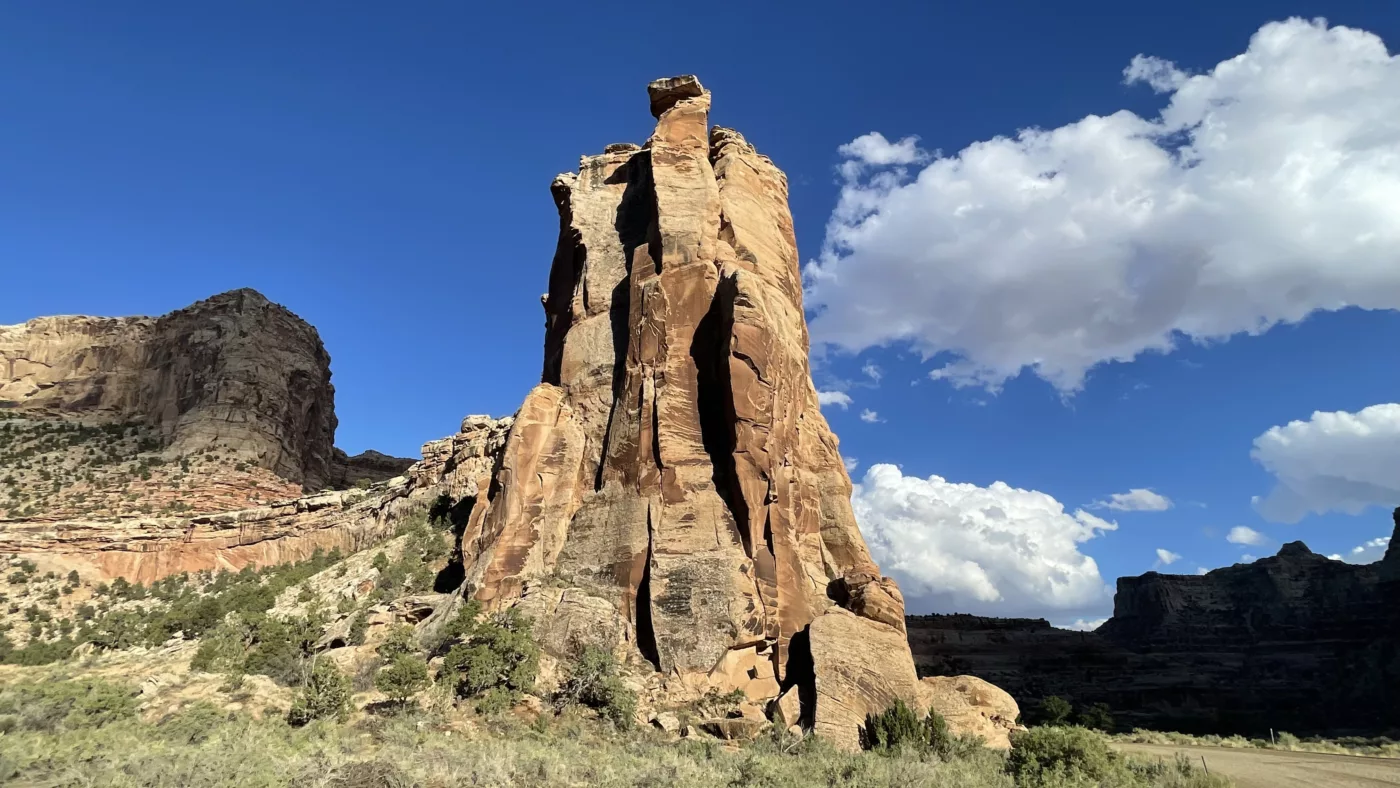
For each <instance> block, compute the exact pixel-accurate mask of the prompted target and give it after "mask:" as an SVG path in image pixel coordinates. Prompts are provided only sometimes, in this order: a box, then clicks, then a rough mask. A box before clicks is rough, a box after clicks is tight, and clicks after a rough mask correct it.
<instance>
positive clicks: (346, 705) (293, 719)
mask: <svg viewBox="0 0 1400 788" xmlns="http://www.w3.org/2000/svg"><path fill="white" fill-rule="evenodd" d="M349 715H350V680H349V679H347V678H346V677H345V674H343V673H341V672H340V669H339V668H337V667H336V666H335V663H333V662H331V661H330V660H328V659H318V660H315V661H313V662H312V663H311V671H310V673H309V674H308V675H307V678H306V684H305V685H304V686H303V687H302V689H301V692H299V693H297V697H296V700H294V701H292V708H291V711H289V712H287V722H288V723H290V724H292V725H305V724H307V723H308V722H311V721H312V720H319V719H328V718H335V719H337V720H341V721H344V720H345V719H346V717H348V716H349Z"/></svg>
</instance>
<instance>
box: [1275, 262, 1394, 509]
mask: <svg viewBox="0 0 1400 788" xmlns="http://www.w3.org/2000/svg"><path fill="white" fill-rule="evenodd" d="M1397 270H1400V266H1397ZM1250 456H1252V457H1253V458H1254V459H1255V460H1256V461H1257V462H1258V463H1259V464H1260V465H1262V466H1263V467H1264V470H1266V471H1268V472H1269V473H1271V474H1273V475H1274V478H1275V480H1276V484H1275V486H1274V489H1273V490H1272V491H1271V492H1270V493H1269V494H1268V495H1266V496H1264V497H1263V498H1256V499H1255V502H1254V504H1255V508H1256V509H1257V510H1258V511H1259V513H1260V514H1261V515H1263V516H1264V517H1265V518H1267V519H1269V520H1274V521H1277V522H1285V523H1296V522H1297V521H1299V520H1301V519H1302V518H1303V517H1304V516H1305V515H1307V514H1309V513H1317V514H1321V513H1323V512H1328V511H1339V512H1346V513H1348V514H1358V513H1360V512H1361V511H1362V510H1363V509H1365V508H1366V507H1368V506H1371V505H1373V504H1384V505H1394V504H1396V503H1400V405H1397V404H1395V403H1388V404H1384V405H1372V406H1371V407H1369V408H1363V409H1361V410H1360V411H1358V412H1356V413H1348V412H1346V411H1337V412H1334V413H1324V412H1321V411H1319V412H1317V413H1314V414H1313V415H1312V417H1311V418H1310V419H1308V420H1307V421H1292V422H1289V423H1288V424H1286V425H1284V426H1281V427H1272V428H1270V429H1269V430H1268V431H1267V432H1265V433H1264V434H1263V435H1260V436H1259V437H1257V438H1255V439H1254V449H1253V451H1251V452H1250Z"/></svg>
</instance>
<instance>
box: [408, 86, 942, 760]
mask: <svg viewBox="0 0 1400 788" xmlns="http://www.w3.org/2000/svg"><path fill="white" fill-rule="evenodd" d="M649 93H650V96H651V107H652V111H653V114H654V115H655V116H656V118H657V125H656V130H655V132H654V133H653V134H652V136H651V138H650V139H649V140H647V142H646V144H645V145H644V146H642V147H640V148H638V147H637V146H635V145H627V144H619V145H611V146H608V148H607V150H606V151H605V152H604V153H602V154H600V155H597V156H588V157H585V158H584V159H583V160H582V162H581V164H580V167H579V172H578V173H577V174H568V175H561V176H559V177H558V178H557V179H555V181H554V184H553V187H552V191H553V193H554V199H555V202H556V204H557V206H558V209H559V216H560V233H559V243H558V249H557V252H556V255H555V258H554V263H553V267H552V269H551V272H550V278H549V292H548V294H547V295H546V296H545V298H544V308H545V323H546V332H545V349H544V369H543V374H542V382H541V383H540V385H539V386H537V387H536V388H535V389H534V390H533V391H531V392H530V394H529V395H528V396H527V397H526V399H525V402H524V404H523V405H522V406H521V408H520V410H519V412H518V413H517V414H516V416H515V421H514V424H513V425H512V427H511V429H510V433H509V437H508V438H507V440H506V442H505V446H504V449H503V452H502V454H501V457H500V461H499V465H498V467H496V468H495V469H493V473H492V475H491V476H490V481H489V484H488V483H486V478H484V477H483V478H479V479H477V480H476V485H475V486H476V490H477V493H476V495H475V497H474V498H473V499H472V502H471V503H470V505H467V506H461V505H460V504H459V509H460V510H467V509H469V513H465V512H464V514H465V516H464V520H463V525H462V527H463V529H464V533H463V538H462V547H461V550H462V559H463V567H464V573H465V592H466V593H467V594H469V595H470V596H472V597H475V598H476V599H478V600H480V601H481V602H483V603H484V604H485V605H486V606H487V608H488V609H499V608H502V607H507V606H519V607H520V608H521V609H523V610H524V611H526V612H528V613H530V614H532V615H533V616H534V618H535V620H536V621H537V622H540V625H539V633H538V634H539V636H540V638H541V641H542V645H543V646H544V648H545V650H546V652H548V653H552V654H554V655H557V656H559V657H566V656H568V655H570V654H571V653H572V652H573V651H574V650H576V649H577V648H578V647H579V646H581V645H584V644H592V645H598V646H602V647H604V648H607V649H609V650H611V651H613V652H615V653H616V654H618V655H619V656H620V657H623V658H625V659H628V660H630V661H631V662H632V663H633V664H638V665H644V666H647V667H649V669H651V670H654V671H655V672H657V673H658V674H659V675H661V676H663V677H665V682H666V683H667V689H666V691H667V692H671V693H673V694H675V693H684V692H693V693H696V694H698V693H700V692H702V691H703V690H705V689H709V688H713V689H718V690H720V691H728V690H732V689H738V690H742V691H744V692H745V693H746V694H747V695H748V696H749V697H750V698H752V699H753V700H755V701H769V700H772V699H774V698H776V697H777V696H778V694H779V692H780V691H781V690H782V689H786V688H788V687H791V686H794V685H796V684H798V683H802V682H805V683H806V685H807V686H806V690H804V692H803V693H801V694H803V695H804V696H805V698H806V702H805V704H804V706H805V708H804V709H803V714H804V715H805V718H806V719H807V720H809V721H810V722H811V724H813V725H815V727H816V729H817V730H818V731H819V732H822V733H825V734H827V735H829V736H830V737H831V738H833V739H835V740H837V741H838V742H840V743H842V744H844V745H847V746H854V744H855V742H856V737H857V729H856V726H857V725H858V724H859V723H861V722H863V721H864V715H865V714H867V713H870V712H872V711H881V710H883V709H884V708H885V707H886V705H888V703H889V702H892V700H893V698H895V697H901V696H902V697H906V698H907V699H909V700H910V701H911V702H914V701H915V700H916V697H917V687H916V684H917V681H916V679H915V676H914V667H913V663H912V659H911V658H910V656H909V652H908V648H907V646H906V645H905V640H904V637H903V632H902V618H903V602H902V598H901V597H900V596H899V592H898V589H897V588H895V587H894V584H893V582H892V581H890V580H889V579H887V578H882V577H880V575H879V572H878V569H877V568H876V566H875V564H874V563H873V562H872V560H871V558H870V554H869V552H868V551H867V550H866V547H865V543H864V541H863V540H862V538H861V535H860V531H859V529H858V528H857V526H856V522H855V518H854V516H853V515H852V511H851V504H850V493H851V484H850V480H849V479H848V477H847V475H846V471H845V468H844V466H843V465H842V462H841V457H840V454H839V452H838V450H837V443H836V439H835V437H834V436H833V435H832V433H831V431H830V429H829V428H828V427H827V424H826V421H825V419H824V418H823V417H822V414H821V410H820V409H819V407H818V403H817V396H816V391H815V389H814V388H813V386H812V381H811V375H810V370H809V368H808V360H807V353H808V337H807V328H806V323H805V320H804V316H803V311H802V284H801V274H800V271H799V258H798V254H797V245H796V241H795V237H794V235H793V229H792V219H791V216H790V214H789V212H788V207H787V180H786V178H785V176H784V175H783V173H782V172H781V171H780V170H778V168H777V167H776V166H774V165H773V163H772V162H771V161H770V160H769V159H768V158H767V157H765V156H762V155H760V154H759V153H758V152H757V151H756V150H755V149H754V148H753V146H752V145H750V144H749V143H748V142H747V141H745V140H744V138H743V137H742V136H741V135H740V134H739V133H738V132H735V131H732V130H729V129H722V128H714V129H711V128H710V127H709V124H708V113H709V108H710V94H709V93H708V92H707V91H705V90H704V88H703V87H701V85H700V83H699V82H698V81H697V80H696V79H695V78H694V77H678V78H675V79H669V80H658V81H657V82H654V83H652V84H651V85H650V86H649ZM426 456H427V453H426V452H425V457H426ZM842 605H845V606H846V608H849V610H848V609H845V608H843V607H842ZM851 611H854V612H851ZM857 613H860V614H861V615H857ZM875 644H879V645H878V646H877V645H875ZM866 648H869V649H870V651H869V652H868V653H867V652H865V651H861V649H866ZM877 652H878V653H877ZM861 654H864V657H863V658H864V659H867V660H868V662H867V664H866V665H865V666H863V667H862V666H859V665H852V664H851V663H852V662H853V660H855V661H858V660H860V659H862V657H861V656H859V655H861ZM731 662H735V663H736V664H737V663H743V664H744V665H745V666H746V667H745V668H744V669H742V670H732V669H731V668H732V667H733V666H732V665H731V664H730V663H731ZM760 663H761V665H760ZM886 666H888V668H889V669H888V670H886V669H884V668H885V667H886Z"/></svg>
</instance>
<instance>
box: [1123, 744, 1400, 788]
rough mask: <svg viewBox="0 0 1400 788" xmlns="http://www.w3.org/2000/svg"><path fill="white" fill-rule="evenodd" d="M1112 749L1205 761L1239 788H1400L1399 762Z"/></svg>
mask: <svg viewBox="0 0 1400 788" xmlns="http://www.w3.org/2000/svg"><path fill="white" fill-rule="evenodd" d="M1114 748H1115V749H1117V750H1120V751H1122V752H1131V753H1138V754H1150V755H1160V756H1162V757H1164V758H1171V757H1173V756H1174V755H1175V754H1176V753H1181V754H1183V755H1185V756H1186V757H1188V758H1190V759H1191V761H1192V762H1193V763H1196V764H1198V765H1199V764H1200V762H1201V758H1203V757H1204V758H1205V764H1206V768H1208V769H1210V772H1211V774H1223V775H1225V776H1227V777H1229V778H1230V779H1232V780H1234V781H1235V785H1236V786H1238V788H1317V786H1327V788H1377V787H1378V786H1387V785H1400V759H1395V758H1366V757H1361V756H1356V755H1328V754H1324V753H1312V752H1287V751H1283V750H1243V749H1230V748H1226V747H1171V746H1161V745H1155V744H1115V745H1114Z"/></svg>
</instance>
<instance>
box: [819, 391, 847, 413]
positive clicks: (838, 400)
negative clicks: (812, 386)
mask: <svg viewBox="0 0 1400 788" xmlns="http://www.w3.org/2000/svg"><path fill="white" fill-rule="evenodd" d="M817 404H818V405H821V406H822V407H826V406H827V405H835V406H837V407H839V408H840V409H841V410H845V409H846V408H849V407H850V406H851V395H849V394H847V393H846V392H844V391H818V392H817Z"/></svg>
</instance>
